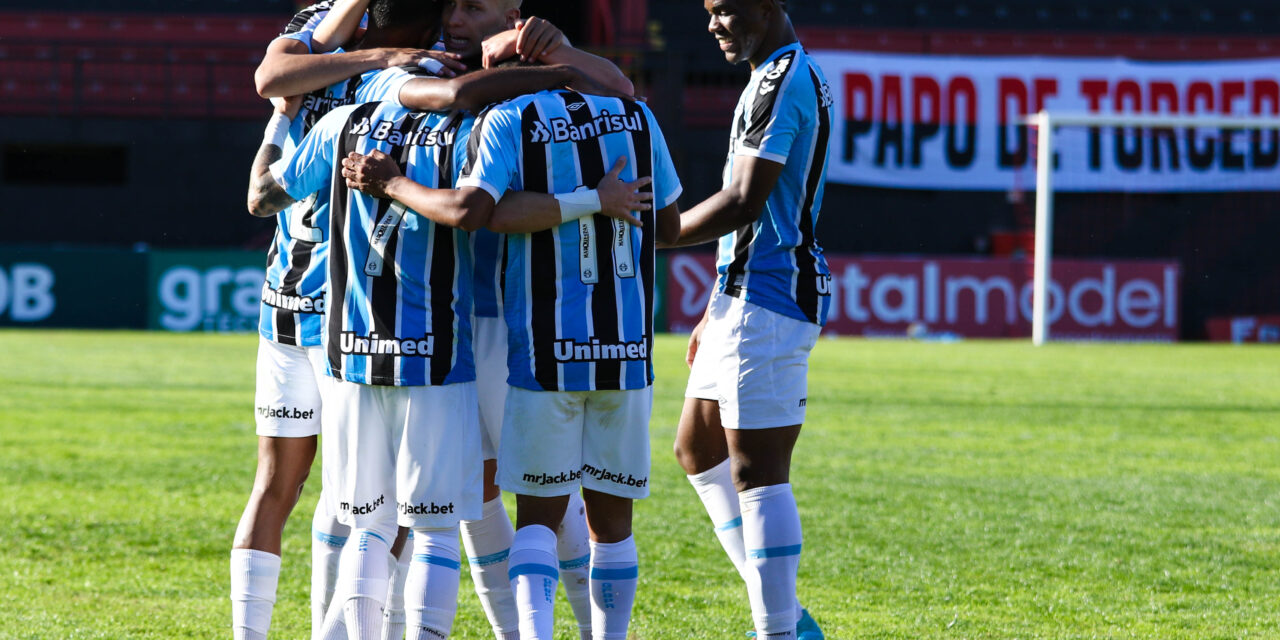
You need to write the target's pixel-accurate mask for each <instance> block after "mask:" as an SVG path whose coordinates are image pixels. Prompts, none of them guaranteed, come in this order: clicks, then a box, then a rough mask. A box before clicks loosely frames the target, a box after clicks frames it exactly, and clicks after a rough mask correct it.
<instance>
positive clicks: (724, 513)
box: [688, 459, 746, 578]
mask: <svg viewBox="0 0 1280 640" xmlns="http://www.w3.org/2000/svg"><path fill="white" fill-rule="evenodd" d="M688 478H689V484H692V485H693V489H694V491H697V492H698V497H699V498H701V499H702V506H703V507H705V508H706V509H707V515H709V516H711V526H713V527H714V528H715V531H716V537H717V538H719V539H720V546H722V547H724V552H725V553H726V554H728V555H729V560H731V561H732V562H733V568H734V569H737V570H738V575H740V576H743V577H744V578H745V577H746V576H745V575H743V573H742V571H743V567H744V566H745V564H746V547H745V545H744V544H743V542H742V508H741V507H740V506H739V505H738V490H737V489H735V488H734V486H733V474H732V471H731V470H730V464H729V460H728V459H726V460H725V461H724V462H721V463H720V464H718V465H716V466H714V467H711V468H710V469H707V470H706V471H703V472H702V473H699V474H697V475H692V476H688Z"/></svg>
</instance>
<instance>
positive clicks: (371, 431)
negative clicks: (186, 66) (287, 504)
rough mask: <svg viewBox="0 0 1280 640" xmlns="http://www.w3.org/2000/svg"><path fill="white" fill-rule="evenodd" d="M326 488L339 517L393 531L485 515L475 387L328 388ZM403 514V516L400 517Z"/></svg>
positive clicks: (339, 384) (335, 383) (337, 384)
mask: <svg viewBox="0 0 1280 640" xmlns="http://www.w3.org/2000/svg"><path fill="white" fill-rule="evenodd" d="M323 389H324V391H325V411H324V415H323V422H324V438H323V439H322V446H323V456H324V457H323V462H322V469H323V474H324V486H325V489H326V490H327V491H331V492H332V494H331V495H332V498H331V499H332V500H333V501H334V502H335V503H337V505H338V521H339V522H341V523H342V524H345V525H348V526H351V527H353V528H359V529H374V530H381V531H387V530H390V532H391V534H392V535H394V533H395V524H397V523H398V524H399V525H401V526H405V527H426V528H433V529H438V528H449V527H453V526H456V525H457V524H458V521H459V520H478V519H480V516H481V513H480V510H481V505H482V503H483V501H484V495H483V491H484V489H483V486H482V482H483V477H482V475H483V465H482V464H481V463H482V460H481V458H480V425H479V423H478V420H477V418H476V386H475V383H474V382H463V383H458V384H450V385H443V386H422V387H390V386H374V385H365V384H357V383H354V382H347V381H346V380H331V381H330V383H329V384H327V385H325V386H324V387H323ZM397 514H398V517H397Z"/></svg>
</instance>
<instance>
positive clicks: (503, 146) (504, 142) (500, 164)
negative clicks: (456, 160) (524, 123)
mask: <svg viewBox="0 0 1280 640" xmlns="http://www.w3.org/2000/svg"><path fill="white" fill-rule="evenodd" d="M520 142H521V140H520V116H519V113H518V111H517V110H516V109H515V108H513V107H511V106H510V105H509V104H508V105H500V106H497V107H493V108H490V109H489V110H487V111H485V112H484V113H483V114H481V115H480V117H479V118H477V119H476V124H475V126H474V127H473V128H472V130H471V140H470V141H469V142H468V144H467V162H466V164H465V165H463V167H462V173H461V175H460V176H459V178H458V187H460V188H461V187H479V188H481V189H484V190H485V191H487V192H489V195H491V196H493V201H494V202H497V201H499V200H501V199H502V194H504V193H506V192H507V189H509V188H510V187H511V185H512V184H513V183H514V182H515V180H516V176H517V175H518V174H519V171H520V160H519V157H520V156H519V149H520Z"/></svg>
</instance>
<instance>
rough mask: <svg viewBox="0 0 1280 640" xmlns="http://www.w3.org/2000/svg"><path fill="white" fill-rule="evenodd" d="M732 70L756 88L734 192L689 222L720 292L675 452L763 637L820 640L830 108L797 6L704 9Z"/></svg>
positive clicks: (733, 160) (688, 234)
mask: <svg viewBox="0 0 1280 640" xmlns="http://www.w3.org/2000/svg"><path fill="white" fill-rule="evenodd" d="M704 6H705V8H706V10H707V11H708V13H710V14H711V22H710V24H709V25H708V30H709V31H710V32H711V33H712V34H714V35H715V37H716V40H717V41H718V42H719V44H720V50H721V51H723V52H724V55H725V58H726V59H727V60H728V61H729V62H731V63H734V64H737V63H740V62H748V63H749V64H750V65H751V68H752V74H751V80H750V82H748V84H747V88H746V90H745V91H744V92H743V94H742V98H741V99H740V100H739V101H738V107H737V109H736V111H735V112H734V116H733V135H732V138H731V140H730V149H729V158H728V162H727V163H726V166H725V171H724V188H723V190H721V191H720V192H719V193H717V194H715V195H713V196H711V197H710V198H708V199H707V200H706V201H704V202H702V203H701V204H699V205H697V206H696V207H693V208H692V209H690V210H689V211H687V212H685V213H684V215H683V216H682V217H681V234H680V240H679V242H678V243H676V245H678V246H685V245H693V244H699V243H703V242H709V241H711V240H715V239H717V238H719V241H720V246H719V259H718V266H717V271H718V272H719V280H718V282H717V285H716V287H715V290H714V292H713V294H712V297H711V300H710V302H709V304H708V307H707V312H706V314H705V315H704V317H703V319H702V322H701V323H699V325H698V327H697V328H695V329H694V331H693V335H692V336H691V337H690V338H689V353H688V356H687V359H688V362H689V364H690V366H691V367H692V370H691V372H690V374H689V385H688V389H687V391H686V392H685V396H686V400H685V405H684V411H683V413H682V415H681V416H680V425H679V428H678V432H677V435H676V443H675V453H676V458H677V459H678V460H679V462H680V465H681V466H682V467H684V470H685V472H686V473H687V474H689V481H690V482H691V483H692V484H693V486H694V488H695V489H696V490H697V492H698V495H699V497H700V498H701V499H702V502H703V505H704V506H705V507H706V509H707V513H708V514H709V515H710V516H711V520H712V523H713V524H714V525H715V528H716V533H717V535H718V536H719V538H720V542H721V544H722V545H723V546H724V548H725V550H726V551H727V552H728V554H729V557H730V559H731V560H733V563H734V565H735V566H736V567H737V568H738V571H739V573H740V574H741V576H742V578H743V579H744V580H745V581H746V583H747V593H748V595H749V597H750V601H751V614H752V618H753V619H754V622H755V628H756V634H757V635H758V637H763V638H780V639H785V638H796V637H799V638H802V639H803V640H818V639H820V638H822V632H821V631H820V630H819V629H818V627H817V624H816V623H814V621H813V619H812V618H811V617H809V615H808V612H807V611H804V610H803V609H802V608H801V607H800V605H799V604H798V601H797V599H796V572H797V569H798V567H799V564H800V549H801V531H800V515H799V512H798V511H797V509H796V502H795V497H794V496H793V494H792V491H791V485H790V484H789V479H790V476H789V474H790V467H791V452H792V449H793V448H794V446H795V442H796V438H797V437H798V436H799V434H800V425H801V423H803V422H804V414H805V404H806V398H807V392H806V386H807V381H806V377H807V373H808V358H809V352H810V351H811V350H812V349H813V346H814V344H815V343H816V341H817V338H818V334H819V332H820V331H821V328H822V324H823V323H824V322H825V320H826V316H827V309H828V307H829V305H830V297H829V293H828V292H829V287H830V277H831V276H830V272H829V271H828V269H827V264H826V260H825V259H824V258H823V256H822V249H821V248H820V247H819V246H818V241H817V239H816V237H815V235H814V229H815V227H816V225H817V222H818V211H819V209H820V208H821V205H822V193H823V184H824V182H825V179H826V160H827V143H828V140H829V137H830V133H831V118H832V112H831V98H830V94H829V89H828V87H827V83H826V81H825V80H824V79H823V76H822V72H821V70H819V68H818V65H817V64H816V63H814V62H813V61H812V59H811V58H809V56H808V54H806V53H805V51H804V49H803V48H802V47H801V46H800V43H799V41H798V40H797V39H796V35H795V31H794V30H793V29H792V27H791V21H790V19H789V18H788V17H787V14H786V7H785V0H704Z"/></svg>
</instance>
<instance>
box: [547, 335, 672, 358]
mask: <svg viewBox="0 0 1280 640" xmlns="http://www.w3.org/2000/svg"><path fill="white" fill-rule="evenodd" d="M555 346H556V351H555V355H556V360H558V361H560V362H592V361H597V360H646V359H648V358H649V345H648V343H646V342H644V341H640V342H617V343H613V344H600V343H599V342H595V341H592V342H575V341H573V340H557V341H556V345H555Z"/></svg>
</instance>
